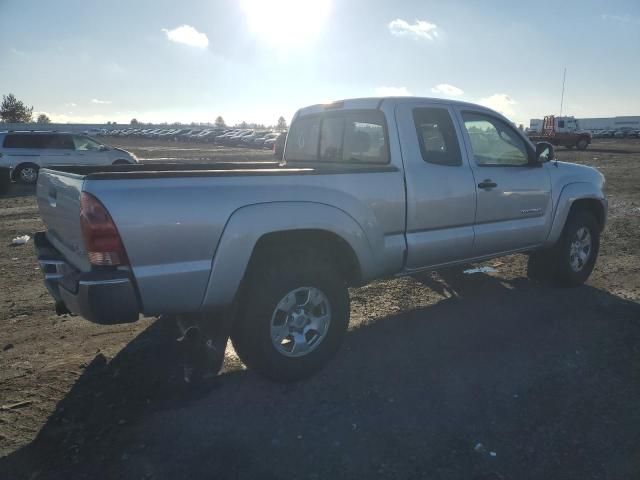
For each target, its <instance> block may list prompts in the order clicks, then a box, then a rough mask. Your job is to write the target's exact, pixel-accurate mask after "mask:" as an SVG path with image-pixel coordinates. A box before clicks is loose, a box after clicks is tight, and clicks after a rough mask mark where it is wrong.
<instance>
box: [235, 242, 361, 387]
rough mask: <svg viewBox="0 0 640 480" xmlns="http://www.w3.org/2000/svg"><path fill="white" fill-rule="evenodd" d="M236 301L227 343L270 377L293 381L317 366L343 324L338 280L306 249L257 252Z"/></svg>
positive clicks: (344, 305)
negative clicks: (239, 299)
mask: <svg viewBox="0 0 640 480" xmlns="http://www.w3.org/2000/svg"><path fill="white" fill-rule="evenodd" d="M263 253H264V252H263ZM242 303H243V305H242V307H241V308H240V311H239V315H238V318H237V319H236V322H235V324H234V327H233V330H232V333H231V339H232V341H233V346H234V348H235V350H236V352H237V353H238V355H239V356H240V358H241V359H242V361H243V362H244V363H245V364H246V365H247V366H248V367H249V368H251V369H255V370H256V371H258V372H259V373H261V374H263V375H265V376H266V377H268V378H270V379H272V380H275V381H281V382H293V381H296V380H300V379H303V378H305V377H308V376H310V375H312V374H313V373H315V372H317V371H318V370H320V369H321V368H322V367H323V366H324V365H325V364H326V363H327V362H328V361H329V360H330V358H331V357H332V356H333V355H334V354H335V352H336V351H337V350H338V347H339V346H340V344H341V343H342V340H343V338H344V335H345V333H346V331H347V326H348V323H349V294H348V291H347V285H346V283H345V281H344V279H343V278H342V277H341V276H340V274H339V273H338V270H337V268H335V266H334V265H332V264H331V262H330V261H329V260H328V259H325V258H322V257H320V256H318V255H317V254H316V253H315V252H313V251H311V250H298V251H294V252H291V251H289V250H288V251H286V252H285V251H277V252H273V251H270V252H268V253H266V254H263V255H262V256H261V260H259V261H257V262H255V264H254V265H253V266H252V268H251V271H250V272H249V278H248V279H247V287H246V289H244V293H243V297H242Z"/></svg>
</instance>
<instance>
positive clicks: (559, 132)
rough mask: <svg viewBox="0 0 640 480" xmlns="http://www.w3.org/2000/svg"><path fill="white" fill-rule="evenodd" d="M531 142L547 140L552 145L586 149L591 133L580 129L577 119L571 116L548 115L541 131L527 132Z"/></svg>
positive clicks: (589, 142)
mask: <svg viewBox="0 0 640 480" xmlns="http://www.w3.org/2000/svg"><path fill="white" fill-rule="evenodd" d="M529 138H530V139H531V141H532V142H534V143H535V142H542V141H543V142H549V143H551V144H552V145H555V146H558V145H561V146H563V147H567V148H569V149H571V148H573V147H576V148H577V149H578V150H586V149H587V147H588V146H589V145H590V144H591V134H590V133H589V132H585V131H581V130H580V126H579V124H578V120H576V119H575V118H573V117H555V116H553V115H548V116H546V117H544V120H543V122H542V133H538V132H535V133H533V134H529Z"/></svg>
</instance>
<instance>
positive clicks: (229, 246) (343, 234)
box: [202, 202, 375, 309]
mask: <svg viewBox="0 0 640 480" xmlns="http://www.w3.org/2000/svg"><path fill="white" fill-rule="evenodd" d="M291 246H305V247H311V248H317V249H319V250H320V251H323V252H327V253H328V254H329V255H331V256H332V257H334V258H336V259H337V261H338V262H339V268H340V270H341V272H342V273H343V274H344V275H345V278H346V280H347V282H348V283H349V284H351V285H358V284H360V283H361V281H362V280H363V279H364V278H368V277H370V276H372V271H373V270H374V269H375V259H374V255H373V252H372V249H371V246H370V244H369V239H368V238H367V236H366V234H365V232H364V230H363V229H362V227H361V226H360V225H359V224H358V222H356V221H355V220H354V219H353V218H352V217H351V216H350V215H348V214H347V213H346V212H344V211H343V210H340V209H339V208H336V207H333V206H330V205H326V204H320V203H314V202H273V203H264V204H255V205H249V206H247V207H243V208H240V209H238V210H236V211H235V212H234V213H233V214H232V215H231V217H230V219H229V220H228V222H227V224H226V226H225V228H224V231H223V233H222V235H221V237H220V241H219V242H218V246H217V248H216V251H215V254H214V258H213V262H212V268H211V274H210V276H209V281H208V284H207V288H206V290H205V295H204V299H203V303H202V308H203V309H209V308H217V307H221V306H225V305H229V304H230V303H232V302H233V300H234V298H235V296H236V293H237V292H238V291H239V289H240V286H241V283H242V281H243V280H244V278H245V274H246V272H247V271H248V268H249V266H250V265H251V263H252V262H253V261H255V259H256V258H257V256H258V255H261V254H262V253H263V252H265V251H269V250H271V249H273V248H275V247H278V248H283V249H285V250H286V248H290V247H291Z"/></svg>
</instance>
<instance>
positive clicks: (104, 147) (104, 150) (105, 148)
mask: <svg viewBox="0 0 640 480" xmlns="http://www.w3.org/2000/svg"><path fill="white" fill-rule="evenodd" d="M107 150H109V147H107V146H106V145H100V151H101V152H106V151H107Z"/></svg>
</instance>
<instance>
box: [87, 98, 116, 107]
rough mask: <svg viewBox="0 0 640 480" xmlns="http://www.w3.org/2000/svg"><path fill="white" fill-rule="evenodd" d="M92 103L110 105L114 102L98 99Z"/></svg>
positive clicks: (93, 99) (94, 99)
mask: <svg viewBox="0 0 640 480" xmlns="http://www.w3.org/2000/svg"><path fill="white" fill-rule="evenodd" d="M91 103H98V104H100V105H110V104H111V103H113V102H112V101H111V100H100V99H98V98H92V99H91Z"/></svg>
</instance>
